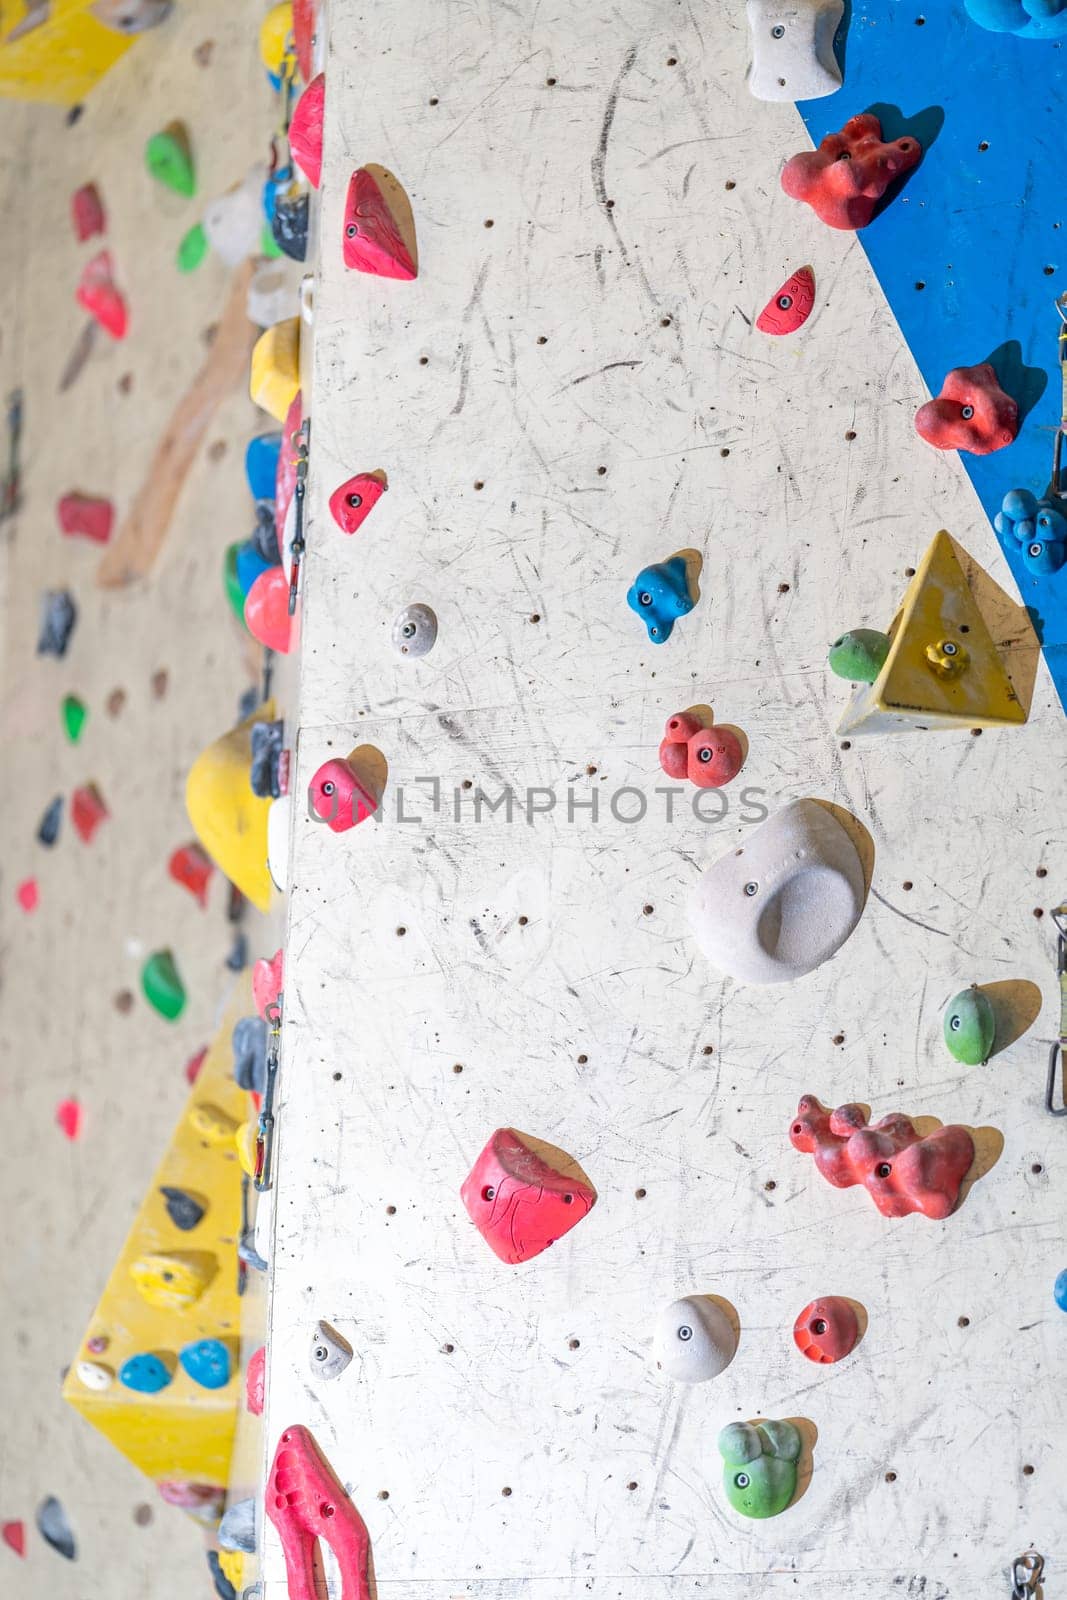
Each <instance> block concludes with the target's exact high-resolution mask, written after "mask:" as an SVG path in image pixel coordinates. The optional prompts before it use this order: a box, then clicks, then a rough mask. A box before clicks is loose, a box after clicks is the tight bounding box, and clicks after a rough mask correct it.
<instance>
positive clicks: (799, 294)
mask: <svg viewBox="0 0 1067 1600" xmlns="http://www.w3.org/2000/svg"><path fill="white" fill-rule="evenodd" d="M814 304H815V274H814V272H812V270H811V268H810V267H801V268H800V269H799V271H797V272H794V274H793V276H792V277H791V278H788V279H787V280H786V282H785V283H783V284H782V287H781V288H780V289H779V290H778V293H777V294H776V295H773V296H772V297H771V299H770V300H768V301H767V304H766V305H765V306H764V308H763V310H762V311H761V312H760V314H759V316H758V317H757V318H756V327H757V328H758V329H759V331H760V333H773V334H776V335H778V336H781V335H782V334H785V333H796V331H797V329H798V328H802V327H803V326H804V324H805V322H807V320H808V318H809V317H810V316H811V310H812V307H813V306H814Z"/></svg>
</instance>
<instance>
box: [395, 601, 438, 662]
mask: <svg viewBox="0 0 1067 1600" xmlns="http://www.w3.org/2000/svg"><path fill="white" fill-rule="evenodd" d="M436 643H437V617H436V615H435V614H434V612H433V611H432V610H431V608H430V607H429V606H424V605H423V604H422V603H421V601H416V602H415V603H414V604H413V605H410V606H405V607H404V609H403V611H402V612H401V613H400V615H399V616H398V617H397V619H396V621H395V622H394V623H393V648H394V649H395V650H398V651H399V652H400V654H401V655H402V656H428V655H429V653H430V651H431V650H432V649H433V647H434V645H435V644H436Z"/></svg>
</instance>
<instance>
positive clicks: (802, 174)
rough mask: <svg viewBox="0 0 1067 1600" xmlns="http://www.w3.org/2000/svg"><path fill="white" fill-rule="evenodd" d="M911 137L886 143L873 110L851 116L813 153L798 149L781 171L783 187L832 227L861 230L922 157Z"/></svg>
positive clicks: (919, 146)
mask: <svg viewBox="0 0 1067 1600" xmlns="http://www.w3.org/2000/svg"><path fill="white" fill-rule="evenodd" d="M922 153H923V151H922V145H921V144H920V143H919V141H918V140H917V139H912V138H910V137H908V138H904V139H894V140H893V141H892V143H889V144H887V143H886V142H885V141H884V140H883V138H882V124H881V123H880V122H879V120H878V118H877V117H876V116H875V115H874V113H873V112H871V111H864V112H862V113H861V114H860V115H859V116H858V117H850V118H849V120H848V121H847V122H846V123H845V126H844V127H843V128H842V129H841V132H840V133H828V134H827V135H826V138H825V139H823V141H822V143H821V144H820V145H819V148H818V149H817V150H802V151H801V152H800V154H799V155H795V156H792V157H790V159H789V160H788V161H787V162H786V164H785V166H784V167H783V169H782V188H783V189H784V190H785V192H786V194H787V195H789V196H790V198H791V199H793V200H805V201H807V203H808V205H809V206H810V207H811V209H812V210H813V211H814V212H815V215H816V216H817V217H818V218H819V219H820V220H821V221H822V222H825V223H826V225H827V226H828V227H830V228H845V229H855V228H865V227H866V226H867V224H868V222H870V220H871V218H872V217H873V216H874V213H875V211H876V210H877V209H878V202H879V201H880V200H881V198H882V196H883V195H884V194H885V192H886V190H887V189H888V188H889V185H890V184H891V183H893V182H894V180H895V179H897V178H899V177H902V176H903V174H904V173H905V172H910V170H911V168H912V167H914V166H916V165H917V164H918V162H919V161H920V159H921V157H922Z"/></svg>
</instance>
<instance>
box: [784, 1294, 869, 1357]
mask: <svg viewBox="0 0 1067 1600" xmlns="http://www.w3.org/2000/svg"><path fill="white" fill-rule="evenodd" d="M859 1336H860V1325H859V1318H858V1317H857V1316H856V1313H855V1311H854V1310H853V1308H852V1305H851V1303H850V1301H848V1300H844V1299H842V1298H841V1296H840V1295H836V1294H828V1295H824V1296H823V1298H822V1299H821V1300H813V1301H812V1302H811V1304H810V1305H809V1306H805V1307H804V1309H803V1311H802V1312H801V1313H800V1315H799V1317H798V1318H797V1320H796V1322H794V1324H793V1342H794V1344H795V1345H796V1347H797V1349H798V1350H799V1351H800V1352H801V1354H802V1355H805V1356H807V1358H808V1360H809V1361H817V1362H819V1364H820V1365H821V1366H829V1365H830V1364H831V1363H832V1362H834V1361H842V1360H844V1358H845V1356H847V1355H848V1354H849V1352H850V1351H851V1350H852V1349H853V1348H854V1347H855V1344H856V1340H857V1339H858V1338H859Z"/></svg>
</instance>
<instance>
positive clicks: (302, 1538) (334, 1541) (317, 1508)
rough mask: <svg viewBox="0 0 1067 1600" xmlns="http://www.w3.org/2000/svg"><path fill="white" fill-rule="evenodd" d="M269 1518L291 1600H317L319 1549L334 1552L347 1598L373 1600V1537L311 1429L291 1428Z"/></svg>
mask: <svg viewBox="0 0 1067 1600" xmlns="http://www.w3.org/2000/svg"><path fill="white" fill-rule="evenodd" d="M265 1503H266V1508H267V1515H268V1516H269V1517H270V1520H271V1521H272V1522H273V1524H274V1526H275V1528H277V1530H278V1538H279V1539H280V1541H281V1546H282V1551H283V1552H284V1555H285V1575H286V1579H287V1582H288V1587H289V1600H317V1596H318V1594H319V1587H318V1584H317V1583H316V1581H315V1546H316V1544H317V1542H318V1541H319V1540H320V1539H321V1540H322V1541H323V1542H324V1543H325V1544H326V1545H328V1546H329V1548H330V1549H331V1550H332V1551H333V1555H334V1559H335V1560H336V1562H337V1566H338V1568H339V1570H340V1573H341V1594H342V1600H372V1590H371V1578H370V1556H371V1549H370V1534H369V1533H368V1532H367V1525H366V1523H365V1522H364V1521H363V1518H362V1517H361V1516H360V1514H359V1512H358V1511H357V1510H356V1508H355V1506H354V1505H353V1503H352V1501H351V1500H350V1499H349V1498H348V1495H347V1494H346V1493H345V1491H344V1489H343V1488H342V1487H341V1485H340V1483H339V1482H338V1481H337V1477H336V1474H335V1473H334V1471H333V1468H332V1467H331V1466H330V1464H329V1462H328V1461H327V1460H326V1458H325V1456H324V1455H323V1454H322V1452H321V1450H320V1449H319V1447H318V1445H317V1444H316V1443H315V1440H314V1439H313V1437H312V1435H311V1433H310V1432H309V1430H308V1429H307V1428H304V1427H301V1426H299V1425H298V1424H295V1423H294V1424H293V1426H292V1427H289V1428H286V1429H285V1431H284V1433H283V1434H282V1436H281V1438H280V1439H279V1440H278V1448H277V1450H276V1451H275V1453H274V1464H273V1466H272V1467H271V1469H270V1476H269V1477H268V1479H267V1491H266V1495H265Z"/></svg>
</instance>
